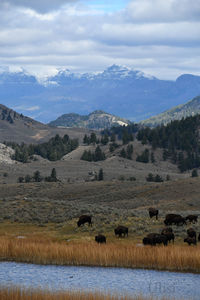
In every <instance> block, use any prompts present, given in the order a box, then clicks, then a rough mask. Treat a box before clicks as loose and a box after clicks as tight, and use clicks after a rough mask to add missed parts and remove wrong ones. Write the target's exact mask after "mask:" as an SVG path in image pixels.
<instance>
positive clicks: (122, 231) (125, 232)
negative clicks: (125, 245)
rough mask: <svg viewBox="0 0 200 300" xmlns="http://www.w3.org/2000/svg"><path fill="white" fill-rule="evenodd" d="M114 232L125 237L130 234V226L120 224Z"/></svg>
mask: <svg viewBox="0 0 200 300" xmlns="http://www.w3.org/2000/svg"><path fill="white" fill-rule="evenodd" d="M114 232H115V235H118V236H119V237H122V235H123V236H124V237H125V236H128V227H125V226H121V225H119V226H118V227H117V228H115V230H114Z"/></svg>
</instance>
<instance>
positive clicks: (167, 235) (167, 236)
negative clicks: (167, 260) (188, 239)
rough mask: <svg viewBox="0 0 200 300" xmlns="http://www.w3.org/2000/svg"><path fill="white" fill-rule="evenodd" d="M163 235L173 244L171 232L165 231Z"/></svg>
mask: <svg viewBox="0 0 200 300" xmlns="http://www.w3.org/2000/svg"><path fill="white" fill-rule="evenodd" d="M163 235H164V236H166V238H167V241H168V242H171V241H172V242H173V244H174V240H175V235H174V233H173V232H165V233H164V234H163Z"/></svg>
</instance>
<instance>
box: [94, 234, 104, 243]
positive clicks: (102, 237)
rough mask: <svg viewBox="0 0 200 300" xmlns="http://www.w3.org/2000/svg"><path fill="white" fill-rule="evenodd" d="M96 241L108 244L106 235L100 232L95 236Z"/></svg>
mask: <svg viewBox="0 0 200 300" xmlns="http://www.w3.org/2000/svg"><path fill="white" fill-rule="evenodd" d="M95 241H96V242H97V243H99V244H103V243H105V244H106V237H105V235H102V234H98V235H96V236H95Z"/></svg>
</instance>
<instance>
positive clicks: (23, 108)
mask: <svg viewBox="0 0 200 300" xmlns="http://www.w3.org/2000/svg"><path fill="white" fill-rule="evenodd" d="M13 109H16V110H23V111H31V112H32V111H36V110H39V109H40V107H39V106H31V107H27V106H24V105H20V106H15V107H13Z"/></svg>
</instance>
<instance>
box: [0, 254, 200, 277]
mask: <svg viewBox="0 0 200 300" xmlns="http://www.w3.org/2000/svg"><path fill="white" fill-rule="evenodd" d="M4 262H5V263H16V264H25V265H26V264H27V265H36V266H55V267H77V268H78V267H81V268H102V269H130V270H144V271H145V270H146V271H155V272H169V273H180V274H193V275H200V271H196V272H195V271H181V270H177V271H176V270H169V269H153V268H148V267H123V266H119V267H118V266H109V265H108V266H102V265H90V264H88V265H81V264H80V265H74V264H62V265H60V264H55V263H47V264H39V263H34V262H27V261H17V260H8V259H6V258H5V260H2V259H1V258H0V264H1V263H4Z"/></svg>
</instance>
